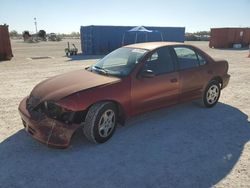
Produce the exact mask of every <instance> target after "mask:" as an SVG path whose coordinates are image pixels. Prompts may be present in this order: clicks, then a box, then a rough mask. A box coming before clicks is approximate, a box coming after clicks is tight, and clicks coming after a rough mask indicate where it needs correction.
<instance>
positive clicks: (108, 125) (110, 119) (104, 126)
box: [98, 110, 115, 137]
mask: <svg viewBox="0 0 250 188" xmlns="http://www.w3.org/2000/svg"><path fill="white" fill-rule="evenodd" d="M114 127H115V113H114V111H113V110H106V111H105V112H104V113H103V114H102V116H101V118H100V121H99V125H98V130H99V135H100V136H101V137H107V136H109V135H110V133H111V132H112V130H113V129H114Z"/></svg>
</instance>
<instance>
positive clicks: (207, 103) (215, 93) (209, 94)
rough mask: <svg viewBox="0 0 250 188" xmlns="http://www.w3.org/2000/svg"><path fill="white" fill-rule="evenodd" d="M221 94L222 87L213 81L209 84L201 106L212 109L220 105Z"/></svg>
mask: <svg viewBox="0 0 250 188" xmlns="http://www.w3.org/2000/svg"><path fill="white" fill-rule="evenodd" d="M220 93H221V86H220V83H219V82H218V81H217V80H212V81H210V82H209V83H208V85H207V87H206V89H205V91H204V93H203V96H202V99H201V100H202V101H201V104H202V106H204V107H206V108H211V107H213V106H215V105H216V104H217V103H218V100H219V98H220Z"/></svg>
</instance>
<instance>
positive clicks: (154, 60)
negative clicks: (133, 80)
mask: <svg viewBox="0 0 250 188" xmlns="http://www.w3.org/2000/svg"><path fill="white" fill-rule="evenodd" d="M144 69H149V70H152V71H153V72H154V74H155V75H160V74H164V73H168V72H172V71H174V62H173V60H172V56H171V53H170V49H169V48H168V47H163V48H159V49H158V50H156V52H155V53H153V54H152V55H151V56H150V57H149V58H148V59H147V61H146V63H145V66H144Z"/></svg>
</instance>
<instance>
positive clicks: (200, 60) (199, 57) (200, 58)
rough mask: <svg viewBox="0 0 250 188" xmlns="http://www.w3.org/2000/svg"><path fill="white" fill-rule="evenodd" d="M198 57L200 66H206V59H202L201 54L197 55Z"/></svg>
mask: <svg viewBox="0 0 250 188" xmlns="http://www.w3.org/2000/svg"><path fill="white" fill-rule="evenodd" d="M197 56H198V59H199V62H200V65H205V64H206V63H207V62H206V60H205V59H204V57H202V56H201V55H200V54H198V53H197Z"/></svg>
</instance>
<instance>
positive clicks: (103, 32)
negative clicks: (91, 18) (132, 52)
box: [80, 25, 185, 55]
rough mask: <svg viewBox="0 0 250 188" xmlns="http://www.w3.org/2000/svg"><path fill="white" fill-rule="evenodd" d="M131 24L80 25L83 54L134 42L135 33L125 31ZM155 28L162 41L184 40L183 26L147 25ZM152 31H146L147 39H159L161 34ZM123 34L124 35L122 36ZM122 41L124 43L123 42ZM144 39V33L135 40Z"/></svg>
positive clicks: (104, 51) (102, 51) (99, 52)
mask: <svg viewBox="0 0 250 188" xmlns="http://www.w3.org/2000/svg"><path fill="white" fill-rule="evenodd" d="M132 28H133V26H94V25H91V26H81V29H80V32H81V48H82V52H83V54H85V55H102V54H107V53H109V52H111V51H113V50H115V49H117V48H119V47H121V46H122V44H131V43H134V42H135V33H130V32H127V31H129V30H130V29H132ZM146 29H149V30H156V31H159V33H160V34H161V35H162V38H163V41H169V42H184V39H185V27H147V26H146ZM159 33H156V32H153V33H148V36H147V41H161V40H162V39H161V35H159ZM124 34H125V37H124ZM123 41H124V43H123ZM144 41H145V33H140V34H138V36H137V42H144Z"/></svg>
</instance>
